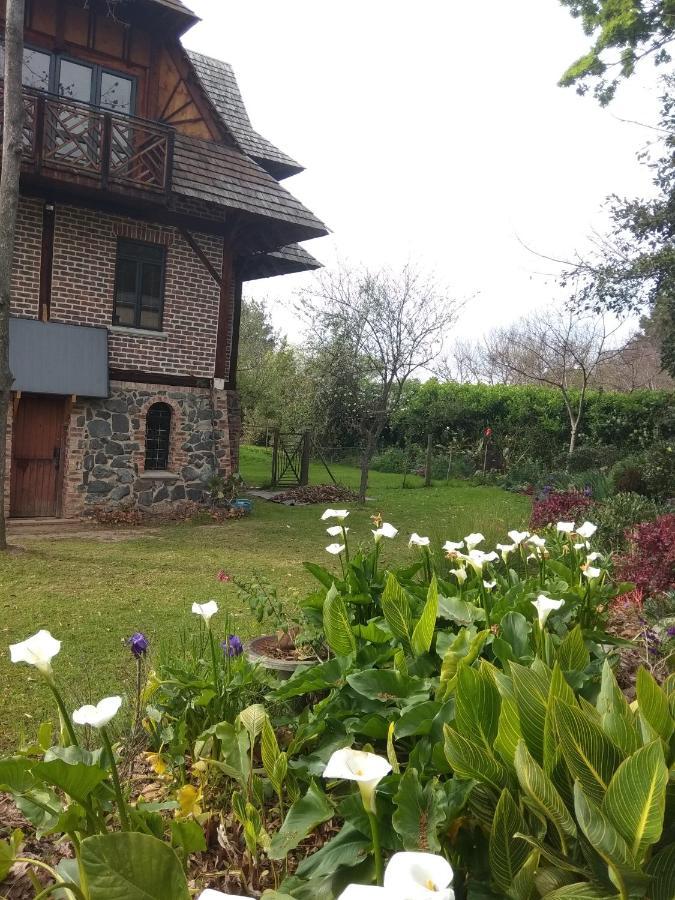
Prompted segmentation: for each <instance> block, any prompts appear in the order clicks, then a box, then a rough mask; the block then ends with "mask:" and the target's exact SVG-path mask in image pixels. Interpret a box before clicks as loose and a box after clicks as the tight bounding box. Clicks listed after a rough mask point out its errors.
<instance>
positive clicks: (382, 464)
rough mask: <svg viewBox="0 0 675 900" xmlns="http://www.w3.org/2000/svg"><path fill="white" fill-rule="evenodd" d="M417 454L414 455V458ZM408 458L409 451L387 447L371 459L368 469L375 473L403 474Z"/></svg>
mask: <svg viewBox="0 0 675 900" xmlns="http://www.w3.org/2000/svg"><path fill="white" fill-rule="evenodd" d="M416 456H417V454H416V455H415V457H416ZM409 458H410V451H406V450H404V449H403V448H402V447H387V449H386V450H383V451H382V452H381V453H378V454H376V455H375V456H374V457H373V461H372V462H371V464H370V468H371V469H374V470H375V471H376V472H394V473H401V474H402V473H403V471H404V467H405V465H406V463H407V462H408V460H409Z"/></svg>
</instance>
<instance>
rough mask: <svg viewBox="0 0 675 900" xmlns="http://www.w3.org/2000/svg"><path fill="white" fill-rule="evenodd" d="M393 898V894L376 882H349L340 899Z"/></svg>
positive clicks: (391, 899)
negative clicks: (375, 883) (378, 885)
mask: <svg viewBox="0 0 675 900" xmlns="http://www.w3.org/2000/svg"><path fill="white" fill-rule="evenodd" d="M375 898H380V900H387V898H388V900H393V898H392V895H391V894H390V893H389V892H388V891H386V890H385V889H384V888H383V887H377V886H376V885H374V884H348V885H347V887H346V888H345V889H344V891H343V892H342V893H341V894H340V896H339V897H338V900H375Z"/></svg>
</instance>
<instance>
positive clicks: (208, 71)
mask: <svg viewBox="0 0 675 900" xmlns="http://www.w3.org/2000/svg"><path fill="white" fill-rule="evenodd" d="M159 2H174V0H159ZM186 53H187V55H188V57H189V59H190V61H191V63H192V65H193V67H194V70H195V72H196V74H197V77H198V79H199V81H200V83H201V85H202V87H203V89H204V91H205V92H206V94H207V96H208V98H209V99H210V101H211V103H212V104H213V106H214V107H215V109H216V112H217V113H218V114H219V115H220V117H221V118H222V120H223V121H224V123H225V125H226V127H227V128H228V129H229V130H230V131H231V132H232V134H233V135H234V137H235V140H236V141H237V143H238V144H239V146H240V147H241V149H242V150H243V151H244V153H246V154H248V156H250V157H251V158H252V159H254V160H255V161H256V162H257V163H258V164H259V165H261V166H262V167H263V168H264V169H265V170H266V171H267V172H269V174H270V175H272V176H273V177H274V178H276V179H278V180H281V179H282V178H288V176H289V175H295V174H296V173H298V172H302V166H301V165H299V163H297V162H296V161H295V160H294V159H291V157H290V156H288V155H287V154H286V153H284V152H283V151H282V150H279V148H278V147H275V146H274V144H272V143H271V142H270V141H268V140H267V138H264V137H263V136H262V135H261V134H259V133H258V132H257V131H256V130H255V129H254V128H253V126H252V125H251V120H250V119H249V117H248V113H247V111H246V106H245V105H244V100H243V98H242V96H241V91H240V90H239V85H238V84H237V78H236V76H235V74H234V70H233V69H232V66H231V65H230V64H229V63H226V62H222V61H221V60H219V59H213V58H212V57H210V56H204V55H203V54H202V53H196V52H195V51H194V50H186Z"/></svg>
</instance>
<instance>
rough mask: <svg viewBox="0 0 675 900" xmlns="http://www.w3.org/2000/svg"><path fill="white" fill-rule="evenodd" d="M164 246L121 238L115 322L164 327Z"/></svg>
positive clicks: (157, 328) (114, 312) (140, 326)
mask: <svg viewBox="0 0 675 900" xmlns="http://www.w3.org/2000/svg"><path fill="white" fill-rule="evenodd" d="M165 253H166V251H165V248H164V247H159V246H157V245H156V244H144V243H141V242H140V241H119V243H118V245H117V275H116V281H115V306H114V309H113V324H115V325H125V326H127V327H128V328H145V329H149V330H151V331H161V328H162V314H163V311H164V262H165Z"/></svg>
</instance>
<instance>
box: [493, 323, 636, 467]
mask: <svg viewBox="0 0 675 900" xmlns="http://www.w3.org/2000/svg"><path fill="white" fill-rule="evenodd" d="M619 327H620V326H615V327H609V326H608V324H607V322H606V320H605V319H604V317H602V316H591V315H581V316H580V315H578V314H577V313H574V312H572V311H569V310H565V311H557V310H546V311H545V312H541V313H537V314H535V315H532V316H529V317H527V318H524V319H521V320H519V321H518V322H516V323H514V324H513V325H510V326H508V327H506V328H501V329H497V330H496V331H494V332H492V333H491V334H490V335H488V337H487V338H486V339H485V362H486V365H487V367H488V368H489V369H490V371H491V372H492V373H493V374H495V375H496V376H497V377H498V378H499V380H501V381H503V382H505V383H510V384H533V383H538V384H544V385H548V386H549V387H551V388H555V389H556V390H559V391H560V393H561V394H562V397H563V400H564V403H565V409H566V410H567V415H568V417H569V422H570V442H569V454H570V455H571V454H572V453H573V452H574V448H575V445H576V440H577V433H578V430H579V423H580V421H581V419H582V416H583V413H584V405H585V401H586V394H587V391H588V388H589V387H591V386H592V383H593V379H594V377H595V376H596V374H597V372H598V370H599V368H601V367H602V366H604V365H606V364H608V363H609V361H610V360H611V359H613V358H614V357H615V356H616V354H617V353H618V352H619V351H620V349H621V348H620V346H618V345H617V344H616V343H613V338H616V333H617V331H618V329H619Z"/></svg>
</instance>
